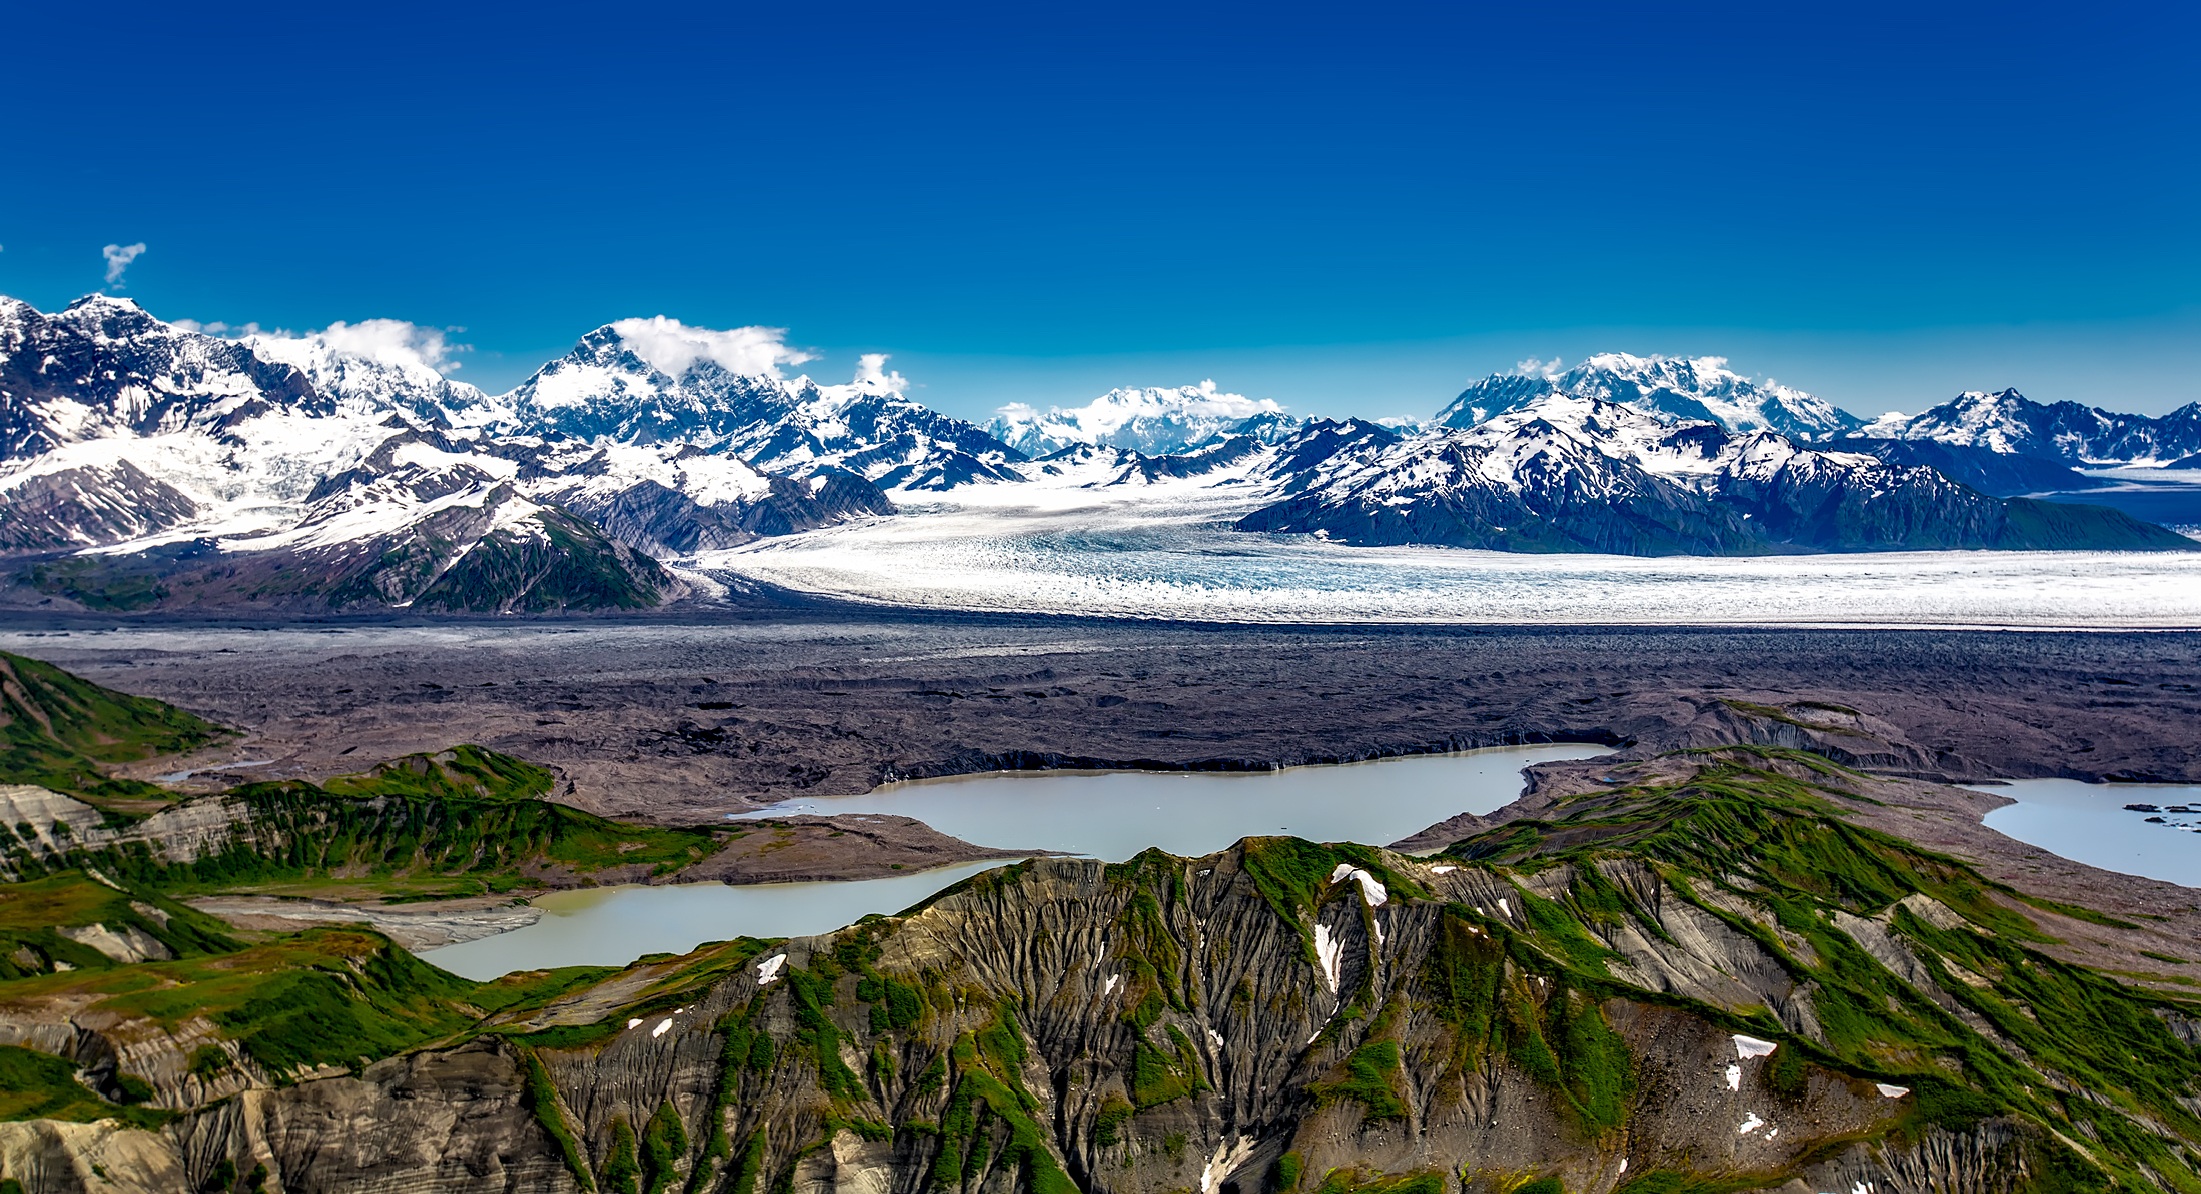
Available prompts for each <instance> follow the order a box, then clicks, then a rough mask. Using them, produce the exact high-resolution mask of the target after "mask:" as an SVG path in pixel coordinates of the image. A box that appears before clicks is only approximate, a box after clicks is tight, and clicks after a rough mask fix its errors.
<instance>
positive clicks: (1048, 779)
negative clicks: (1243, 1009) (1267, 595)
mask: <svg viewBox="0 0 2201 1194" xmlns="http://www.w3.org/2000/svg"><path fill="white" fill-rule="evenodd" d="M1606 749H1607V748H1605V747H1600V746H1586V745H1580V744H1562V745H1549V746H1519V747H1499V748H1495V749H1491V750H1478V751H1463V752H1459V753H1456V754H1443V755H1418V756H1414V757H1411V758H1402V759H1382V760H1377V761H1375V762H1368V763H1345V764H1336V765H1321V766H1308V767H1291V768H1286V769H1284V770H1282V771H1267V772H1250V773H1249V772H1178V771H1171V772H1154V771H1110V772H994V773H989V774H986V775H976V776H959V777H956V778H953V779H938V780H921V781H917V782H912V783H903V784H890V785H888V786H885V787H881V788H878V789H876V790H874V791H871V792H868V793H865V794H864V795H861V796H847V797H836V798H831V799H815V800H796V801H788V802H786V803H783V804H779V805H775V806H773V807H772V808H771V809H770V810H768V811H765V812H762V813H756V814H752V817H775V816H790V815H795V814H800V813H817V814H826V815H831V814H857V815H861V814H865V813H893V814H897V815H900V816H907V817H915V818H917V819H918V820H921V821H924V822H925V823H927V824H929V825H931V826H932V827H933V828H935V829H937V830H939V831H940V832H942V833H946V834H952V835H954V836H956V837H960V838H962V839H964V840H966V841H972V842H978V843H980V844H982V845H988V846H1003V847H1011V848H1015V849H1022V850H1055V851H1060V852H1063V853H1066V854H1083V855H1088V856H1091V857H1095V858H1101V859H1106V860H1108V861H1111V862H1120V861H1122V860H1124V859H1127V858H1130V857H1131V856H1132V855H1135V854H1137V853H1138V852H1139V851H1141V850H1144V849H1147V848H1148V847H1160V848H1161V849H1163V850H1167V851H1169V852H1170V853H1172V854H1181V855H1188V856H1197V855H1201V854H1208V853H1212V852H1214V851H1216V850H1220V849H1223V848H1224V847H1226V846H1228V845H1230V844H1231V843H1232V842H1235V841H1237V840H1238V839H1239V838H1242V837H1249V836H1255V835H1263V834H1290V835H1292V836H1295V837H1303V838H1308V839H1311V840H1314V841H1333V842H1336V841H1354V842H1367V843H1372V844H1376V845H1381V844H1384V843H1386V842H1394V841H1397V840H1398V839H1400V838H1403V837H1406V836H1408V835H1409V834H1412V833H1415V832H1417V831H1419V830H1422V829H1425V828H1427V827H1429V826H1431V825H1434V824H1436V823H1437V822H1439V821H1442V820H1444V819H1445V818H1447V817H1452V816H1457V815H1458V814H1460V813H1488V812H1493V811H1495V810H1497V809H1499V808H1502V807H1504V806H1505V805H1507V804H1510V803H1512V802H1513V801H1514V799H1515V798H1517V797H1518V796H1520V794H1521V788H1522V783H1523V781H1522V778H1521V769H1522V768H1523V767H1527V766H1529V765H1531V764H1534V763H1544V762H1551V761H1555V760H1559V759H1586V758H1592V757H1595V756H1597V755H1601V754H1604V753H1606ZM741 819H742V818H734V820H735V821H737V822H738V821H739V820H741ZM1001 865H1004V863H1003V861H1001V860H996V861H991V862H979V863H968V864H965V865H961V866H954V867H943V868H941V869H939V870H932V871H924V872H920V873H918V874H913V875H897V876H895V877H893V878H890V879H868V880H861V881H857V882H845V883H771V884H751V885H745V886H738V887H737V886H728V885H725V884H720V883H690V884H674V885H667V886H661V887H606V888H596V889H591V890H586V891H567V892H555V893H552V894H550V895H546V896H542V897H539V898H537V899H536V900H535V901H534V904H535V906H536V907H537V908H540V909H541V910H542V912H543V917H542V919H541V920H539V921H537V922H535V923H534V924H532V925H529V926H528V927H526V928H524V929H516V930H514V931H512V932H509V933H500V934H498V935H496V936H494V937H484V938H480V939H478V940H475V941H465V942H461V943H459V944H457V945H450V946H445V947H444V948H442V949H437V950H430V951H427V952H426V953H423V954H422V955H421V956H422V957H424V958H426V959H427V960H429V961H430V962H433V963H434V964H436V965H438V966H441V967H443V968H444V969H446V970H449V971H452V972H453V973H456V974H461V975H464V976H466V977H468V978H473V979H489V978H495V977H497V976H498V975H501V974H507V973H510V972H512V971H514V970H540V969H545V968H548V967H552V966H623V965H625V964H626V963H628V962H631V961H633V960H634V959H636V958H638V957H640V956H642V955H643V954H649V953H685V952H686V951H688V950H691V949H694V948H695V947H696V946H698V945H701V944H703V943H704V942H706V941H724V940H726V939H728V938H731V937H740V936H745V935H746V936H752V937H799V936H804V935H807V934H811V933H823V932H826V931H827V930H830V929H837V928H839V927H841V926H842V925H845V924H849V923H851V922H853V921H855V920H857V919H859V918H860V917H863V916H866V915H868V914H870V913H874V912H883V913H891V912H900V911H902V910H903V909H905V908H908V907H910V906H911V905H913V904H917V903H919V902H921V901H923V900H924V899H925V898H926V897H927V896H930V895H932V894H933V893H934V892H937V891H940V890H941V889H942V888H945V887H948V886H950V885H952V884H954V883H956V882H959V881H961V880H963V879H965V878H968V877H969V876H971V875H975V874H977V873H979V872H981V871H986V870H990V869H992V868H994V867H997V866H1001Z"/></svg>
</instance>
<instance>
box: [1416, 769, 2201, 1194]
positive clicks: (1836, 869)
mask: <svg viewBox="0 0 2201 1194" xmlns="http://www.w3.org/2000/svg"><path fill="white" fill-rule="evenodd" d="M1842 775H1843V773H1842V771H1841V769H1840V768H1838V767H1836V766H1834V765H1833V764H1830V763H1828V762H1826V761H1825V760H1822V759H1818V758H1816V757H1813V756H1809V755H1804V754H1801V753H1797V752H1788V751H1779V750H1769V749H1745V748H1730V749H1726V750H1721V751H1716V752H1708V753H1707V754H1706V756H1705V766H1704V767H1703V769H1702V770H1701V771H1699V772H1698V773H1697V774H1696V775H1695V776H1694V777H1693V778H1692V779H1691V780H1690V781H1688V782H1686V783H1682V784H1678V785H1671V786H1656V785H1651V786H1626V787H1621V788H1617V789H1615V790H1610V791H1602V792H1596V793H1592V794H1589V795H1585V796H1581V797H1578V798H1576V799H1574V800H1573V801H1571V802H1569V803H1568V804H1567V806H1566V809H1565V816H1564V817H1562V818H1559V819H1555V820H1549V821H1516V822H1513V823H1511V824H1508V825H1506V826H1504V827H1502V828H1499V829H1497V830H1494V831H1491V832H1489V833H1485V834H1482V835H1479V836H1477V837H1475V838H1471V839H1468V840H1467V841H1464V842H1461V843H1459V844H1457V845H1455V846H1453V847H1451V848H1450V849H1449V850H1448V851H1446V853H1447V854H1448V855H1449V856H1451V857H1455V858H1458V859H1460V860H1461V861H1463V862H1472V863H1475V864H1480V865H1485V866H1493V865H1495V866H1501V867H1504V868H1507V869H1511V870H1515V871H1517V872H1525V873H1530V874H1544V875H1549V876H1554V877H1562V878H1563V881H1564V889H1563V891H1564V894H1563V895H1561V896H1560V897H1559V898H1557V899H1544V898H1540V897H1538V896H1536V895H1533V894H1531V893H1528V892H1524V893H1523V896H1524V899H1525V901H1526V908H1525V911H1526V912H1527V914H1528V915H1527V919H1528V921H1529V929H1528V931H1527V932H1526V933H1525V934H1523V936H1524V937H1525V938H1526V940H1527V941H1528V942H1529V943H1531V944H1532V945H1533V946H1534V947H1535V948H1536V949H1537V951H1538V952H1540V953H1541V954H1543V955H1544V957H1545V958H1546V959H1548V960H1549V961H1551V962H1559V963H1563V968H1562V971H1561V972H1560V973H1558V974H1555V975H1554V976H1553V977H1554V978H1555V979H1556V980H1558V981H1561V982H1564V983H1566V984H1568V985H1570V986H1573V987H1575V988H1577V989H1579V990H1581V991H1584V992H1590V993H1595V994H1600V995H1612V994H1620V993H1624V992H1625V988H1624V987H1623V986H1620V985H1616V984H1615V983H1614V981H1613V980H1612V979H1611V978H1610V977H1608V974H1609V968H1608V966H1607V965H1605V962H1606V961H1607V959H1606V958H1605V957H1601V954H1602V952H1603V950H1602V947H1601V946H1600V944H1599V940H1598V933H1597V929H1598V927H1599V926H1601V925H1607V924H1612V923H1615V922H1617V921H1619V920H1621V919H1623V918H1625V919H1628V920H1631V921H1633V922H1635V923H1636V924H1638V925H1642V926H1646V927H1650V928H1652V931H1654V932H1655V931H1656V930H1655V923H1656V922H1655V919H1654V918H1652V917H1651V916H1650V915H1649V913H1648V912H1647V911H1646V910H1645V908H1644V907H1643V906H1642V905H1641V904H1640V903H1639V902H1637V901H1635V900H1634V899H1632V898H1631V897H1630V896H1629V895H1628V894H1627V893H1626V892H1625V891H1623V890H1622V889H1621V888H1620V887H1618V886H1616V885H1615V884H1614V883H1613V882H1612V881H1611V880H1610V879H1609V878H1607V877H1606V873H1605V869H1606V868H1607V867H1609V866H1610V865H1611V864H1613V863H1615V862H1623V861H1624V862H1637V863H1646V864H1648V865H1649V866H1650V867H1651V868H1652V869H1653V870H1654V871H1655V872H1656V873H1657V874H1659V875H1660V876H1662V877H1663V879H1664V880H1665V881H1666V883H1667V885H1668V886H1667V888H1666V890H1667V892H1669V893H1672V894H1674V895H1678V896H1680V897H1681V898H1683V899H1687V900H1689V901H1690V902H1691V903H1693V904H1694V905H1695V906H1696V907H1698V908H1700V909H1701V910H1702V911H1704V912H1706V913H1708V914H1711V915H1713V916H1716V917H1717V918H1719V919H1720V920H1721V921H1723V922H1724V923H1725V924H1726V925H1727V926H1728V927H1729V928H1731V929H1733V930H1734V931H1736V932H1738V933H1741V934H1743V935H1746V936H1748V937H1751V938H1753V939H1754V940H1755V941H1756V942H1757V943H1758V945H1759V946H1760V947H1761V948H1763V949H1764V950H1765V951H1766V952H1767V953H1769V954H1771V955H1773V956H1774V957H1776V958H1777V959H1779V961H1780V963H1781V965H1782V966H1783V967H1784V968H1786V969H1787V970H1788V971H1789V972H1790V973H1791V974H1792V975H1793V976H1794V977H1795V978H1797V979H1798V980H1800V981H1802V982H1804V983H1808V984H1810V988H1809V989H1810V991H1811V994H1812V1006H1813V1010H1814V1012H1815V1020H1816V1023H1817V1026H1818V1031H1817V1032H1816V1033H1814V1034H1811V1035H1799V1034H1797V1033H1794V1032H1791V1031H1789V1029H1788V1028H1787V1027H1786V1026H1784V1025H1783V1024H1782V1022H1781V1021H1780V1020H1779V1019H1778V1018H1776V1017H1775V1015H1774V1014H1773V1013H1772V1012H1771V1011H1768V1010H1760V1011H1758V1012H1756V1013H1755V1014H1754V1015H1752V1016H1750V1017H1748V1018H1746V1019H1742V1020H1735V1019H1734V1017H1732V1016H1729V1017H1728V1018H1729V1019H1730V1020H1731V1021H1732V1022H1735V1023H1736V1024H1737V1025H1738V1027H1741V1028H1743V1029H1745V1030H1746V1031H1749V1032H1752V1033H1756V1034H1758V1035H1761V1036H1764V1037H1766V1038H1767V1039H1772V1040H1777V1041H1779V1042H1780V1043H1781V1044H1780V1051H1779V1053H1778V1054H1776V1064H1775V1065H1774V1066H1773V1067H1772V1069H1771V1071H1770V1073H1771V1074H1772V1076H1773V1077H1774V1078H1775V1080H1776V1081H1778V1080H1779V1078H1780V1077H1781V1075H1783V1074H1784V1073H1786V1074H1789V1075H1791V1076H1793V1075H1794V1073H1795V1072H1796V1070H1797V1068H1798V1067H1800V1066H1802V1065H1811V1066H1817V1067H1823V1068H1826V1069H1829V1070H1832V1071H1835V1072H1841V1073H1848V1074H1854V1075H1859V1076H1871V1077H1873V1078H1874V1079H1875V1080H1884V1081H1888V1082H1891V1083H1901V1084H1905V1085H1908V1086H1909V1087H1910V1088H1911V1089H1912V1091H1913V1093H1914V1097H1913V1098H1911V1099H1909V1100H1906V1108H1905V1120H1904V1123H1903V1125H1902V1129H1901V1130H1902V1131H1904V1132H1908V1133H1912V1134H1915V1133H1917V1132H1920V1131H1922V1130H1924V1129H1926V1128H1929V1127H1941V1128H1945V1129H1950V1130H1958V1131H1961V1130H1966V1129H1969V1128H1972V1127H1974V1126H1976V1125H1978V1124H1979V1123H1981V1122H1983V1121H1986V1120H1989V1119H1994V1118H2008V1119H2011V1120H2014V1121H2017V1122H2021V1123H2024V1124H2027V1125H2030V1126H2031V1127H2032V1128H2034V1129H2037V1131H2034V1132H2033V1133H2031V1134H2030V1135H2028V1136H2027V1137H2026V1140H2025V1145H2024V1147H2025V1148H2026V1149H2027V1150H2029V1151H2030V1154H2031V1156H2030V1159H2031V1162H2032V1163H2031V1166H2030V1169H2031V1172H2032V1175H2033V1178H2034V1180H2035V1181H2036V1182H2037V1183H2038V1184H2037V1186H2036V1187H2035V1188H2039V1189H2066V1188H2068V1189H2112V1188H2123V1189H2150V1188H2163V1189H2177V1190H2201V1170H2197V1168H2196V1160H2195V1158H2196V1155H2197V1154H2196V1151H2195V1150H2196V1148H2197V1146H2201V1098H2197V1097H2196V1096H2201V1052H2197V1049H2196V1046H2195V1045H2194V1044H2193V1043H2191V1041H2192V1038H2193V1037H2194V1035H2195V1034H2194V1033H2193V1032H2192V1031H2191V1029H2190V1028H2189V1029H2188V1031H2187V1034H2186V1036H2185V1037H2183V1038H2182V1037H2181V1035H2180V1034H2179V1032H2178V1031H2177V1030H2176V1029H2175V1028H2174V1027H2173V1025H2174V1024H2178V1023H2184V1024H2187V1025H2194V1024H2195V1023H2196V1020H2195V1017H2201V1003H2196V1002H2194V1001H2187V1000H2180V999H2175V998H2171V997H2167V996H2161V995H2157V994H2154V993H2152V992H2149V991H2147V990H2144V989H2140V988H2136V987H2133V986H2131V985H2129V984H2125V983H2121V982H2119V981H2117V980H2115V979H2113V978H2111V977H2108V976H2105V975H2102V974H2099V973H2097V972H2094V971H2092V970H2089V969H2087V968H2085V967H2082V966H2077V965H2072V964H2069V963H2066V962H2062V961H2058V960H2056V959H2055V958H2053V957H2051V956H2049V955H2048V954H2046V953H2044V952H2042V951H2041V950H2040V949H2039V948H2037V947H2039V946H2041V945H2044V944H2048V943H2051V942H2052V941H2053V939H2052V938H2050V937H2048V936H2047V935H2046V934H2045V933H2043V932H2042V931H2041V929H2040V928H2039V927H2038V925H2037V923H2036V922H2035V921H2034V920H2033V919H2032V918H2030V917H2029V916H2028V915H2027V914H2026V911H2025V906H2026V901H2024V900H2023V899H2022V897H2019V896H2018V895H2017V893H2016V892H2014V891H2013V890H2011V889H2010V888H2008V887H2007V886H2005V885H2002V884H1998V883H1995V882H1992V881H1990V880H1988V879H1986V878H1984V877H1983V876H1981V875H1980V874H1979V873H1978V872H1977V871H1975V870H1974V869H1973V868H1971V867H1969V866H1967V865H1965V864H1963V863H1961V862H1958V861H1957V860H1955V859H1952V858H1949V857H1947V856H1944V855H1940V854H1936V853H1934V852H1931V851H1928V850H1925V849H1922V848H1920V847H1918V846H1916V845H1913V844H1912V843H1909V842H1907V841H1904V840H1903V839H1900V838H1897V837H1893V836H1891V835H1888V834H1885V833H1880V832H1877V831H1875V830H1871V829H1868V828H1864V827H1861V826H1857V825H1854V824H1851V823H1850V821H1849V819H1848V818H1847V817H1846V816H1845V815H1844V813H1843V811H1842V809H1841V807H1840V803H1839V798H1838V793H1839V791H1840V790H1841V789H1842V788H1843V787H1844V785H1843V784H1842V783H1841V779H1842ZM1718 893H1724V894H1725V895H1726V896H1727V897H1729V898H1727V899H1719V898H1716V896H1717V894H1718ZM1739 908H1748V909H1752V910H1755V911H1757V912H1758V913H1760V914H1761V915H1747V914H1744V913H1743V912H1740V911H1738V910H1737V909H1739ZM2060 910H2062V911H2066V912H2081V913H2083V912H2084V910H2083V909H2060ZM2091 919H2095V920H2097V921H2105V920H2107V918H2102V917H2099V916H2098V915H2096V916H2093V917H2092V918H2091ZM1866 922H1869V923H1870V925H1873V926H1878V927H1879V928H1880V929H1882V930H1883V931H1884V933H1885V937H1886V938H1887V939H1891V940H1893V941H1895V942H1896V948H1898V949H1900V950H1901V951H1902V952H1903V954H1905V955H1907V956H1908V957H1910V958H1915V959H1916V961H1917V963H1918V964H1919V965H1921V966H1922V967H1923V969H1924V972H1925V974H1926V975H1927V976H1930V980H1931V981H1929V982H1925V983H1923V984H1915V983H1914V982H1911V981H1906V980H1905V979H1904V978H1902V977H1899V976H1898V975H1897V974H1896V973H1894V972H1893V971H1891V969H1890V968H1889V967H1888V966H1887V965H1886V964H1885V963H1884V961H1883V960H1882V959H1879V958H1876V957H1875V956H1873V954H1872V953H1871V952H1870V951H1869V950H1868V949H1867V947H1866V945H1865V944H1864V943H1863V942H1861V940H1860V935H1861V930H1862V933H1863V934H1864V935H1868V936H1870V935H1873V933H1872V930H1871V929H1870V928H1866V927H1864V926H1865V924H1866ZM2109 923H2112V924H2113V923H2115V922H2113V921H2111V922H2109ZM1496 937H1497V935H1494V936H1493V939H1496ZM1625 993H1627V994H1628V995H1629V996H1630V997H1633V998H1641V997H1642V995H1641V993H1637V992H1625ZM1792 1080H1793V1077H1792ZM1645 1189H1646V1190H1648V1187H1645Z"/></svg>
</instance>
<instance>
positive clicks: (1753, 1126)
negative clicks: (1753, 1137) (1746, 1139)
mask: <svg viewBox="0 0 2201 1194" xmlns="http://www.w3.org/2000/svg"><path fill="white" fill-rule="evenodd" d="M1764 1126H1765V1121H1764V1120H1762V1119H1759V1118H1758V1113H1757V1112H1755V1111H1753V1112H1751V1113H1750V1114H1748V1115H1745V1116H1744V1117H1743V1120H1742V1124H1741V1126H1739V1127H1737V1128H1736V1129H1735V1135H1737V1136H1748V1135H1749V1134H1750V1133H1752V1132H1755V1131H1757V1130H1758V1129H1759V1128H1762V1127H1764Z"/></svg>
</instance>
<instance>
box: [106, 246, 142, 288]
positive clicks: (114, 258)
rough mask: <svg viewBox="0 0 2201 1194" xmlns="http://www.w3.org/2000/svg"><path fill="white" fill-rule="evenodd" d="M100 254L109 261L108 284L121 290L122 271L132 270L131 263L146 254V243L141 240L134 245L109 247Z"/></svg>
mask: <svg viewBox="0 0 2201 1194" xmlns="http://www.w3.org/2000/svg"><path fill="white" fill-rule="evenodd" d="M99 252H100V256H102V257H105V258H106V259H107V284H108V285H109V286H113V287H116V288H117V289H120V288H121V286H122V271H124V270H126V269H129V268H130V263H131V262H133V261H136V260H137V259H138V254H140V253H143V252H145V242H144V241H142V240H141V241H139V242H138V243H136V244H134V245H108V246H107V247H106V248H104V249H101V250H100V251H99Z"/></svg>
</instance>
